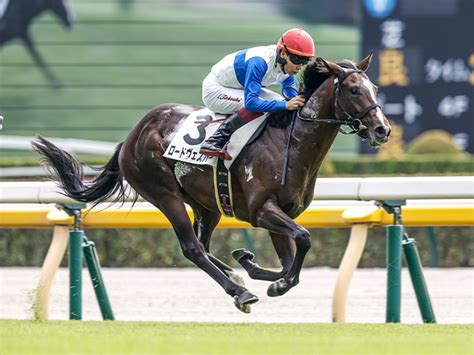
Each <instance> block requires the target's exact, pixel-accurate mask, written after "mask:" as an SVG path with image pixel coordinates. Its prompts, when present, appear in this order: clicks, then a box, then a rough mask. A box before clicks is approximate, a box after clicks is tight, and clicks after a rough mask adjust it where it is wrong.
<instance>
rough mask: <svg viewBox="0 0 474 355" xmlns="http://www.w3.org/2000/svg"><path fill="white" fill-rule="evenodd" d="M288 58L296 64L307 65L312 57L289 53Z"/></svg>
mask: <svg viewBox="0 0 474 355" xmlns="http://www.w3.org/2000/svg"><path fill="white" fill-rule="evenodd" d="M288 58H290V61H291V62H292V63H293V64H295V65H300V64H301V65H305V64H307V63H308V62H309V61H310V59H311V58H310V57H302V56H299V55H296V54H293V53H288Z"/></svg>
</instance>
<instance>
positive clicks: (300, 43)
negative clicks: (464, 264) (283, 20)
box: [277, 28, 314, 57]
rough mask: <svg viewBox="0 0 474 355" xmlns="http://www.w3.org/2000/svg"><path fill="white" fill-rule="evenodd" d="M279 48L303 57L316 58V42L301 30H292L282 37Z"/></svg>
mask: <svg viewBox="0 0 474 355" xmlns="http://www.w3.org/2000/svg"><path fill="white" fill-rule="evenodd" d="M277 47H278V48H280V49H282V50H284V51H288V52H290V53H293V54H296V55H299V56H301V57H314V42H313V39H312V38H311V36H310V35H309V34H308V32H306V31H305V30H303V29H301V28H292V29H291V30H288V31H286V32H285V33H284V34H283V36H281V37H280V40H279V41H278V44H277Z"/></svg>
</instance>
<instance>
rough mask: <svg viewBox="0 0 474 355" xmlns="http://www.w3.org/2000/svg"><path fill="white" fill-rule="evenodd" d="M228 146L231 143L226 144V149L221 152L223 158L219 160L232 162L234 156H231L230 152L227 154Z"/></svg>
mask: <svg viewBox="0 0 474 355" xmlns="http://www.w3.org/2000/svg"><path fill="white" fill-rule="evenodd" d="M228 145H229V143H226V144H225V145H224V148H222V149H221V150H220V152H219V153H220V154H221V156H220V157H219V158H220V159H222V160H232V156H231V155H230V154H229V152H227V146H228Z"/></svg>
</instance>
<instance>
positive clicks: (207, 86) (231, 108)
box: [202, 73, 283, 115]
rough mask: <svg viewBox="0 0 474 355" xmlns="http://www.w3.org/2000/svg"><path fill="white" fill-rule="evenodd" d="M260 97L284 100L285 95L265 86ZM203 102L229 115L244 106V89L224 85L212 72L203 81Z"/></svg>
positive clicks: (214, 109) (215, 110)
mask: <svg viewBox="0 0 474 355" xmlns="http://www.w3.org/2000/svg"><path fill="white" fill-rule="evenodd" d="M260 98H261V99H263V100H268V101H272V100H278V101H281V100H283V96H281V95H279V94H277V93H275V92H273V91H271V90H268V89H265V88H262V90H261V91H260ZM202 102H203V103H204V105H206V107H207V108H209V109H210V110H212V111H214V112H217V113H222V114H225V115H228V114H231V113H234V112H235V111H237V110H239V109H241V108H242V107H244V103H245V99H244V89H236V88H229V87H225V86H222V85H221V84H219V83H218V82H217V80H216V77H215V75H214V74H212V73H210V74H209V75H208V76H206V78H205V79H204V81H203V82H202Z"/></svg>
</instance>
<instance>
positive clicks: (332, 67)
mask: <svg viewBox="0 0 474 355" xmlns="http://www.w3.org/2000/svg"><path fill="white" fill-rule="evenodd" d="M319 59H320V60H321V62H322V63H323V64H324V66H325V67H326V68H327V70H329V71H330V72H331V73H333V74H336V75H339V74H341V73H342V72H343V71H344V69H342V67H341V66H339V65H338V64H336V63H334V62H331V61H329V60H328V61H326V60H324V59H323V58H321V57H319Z"/></svg>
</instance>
